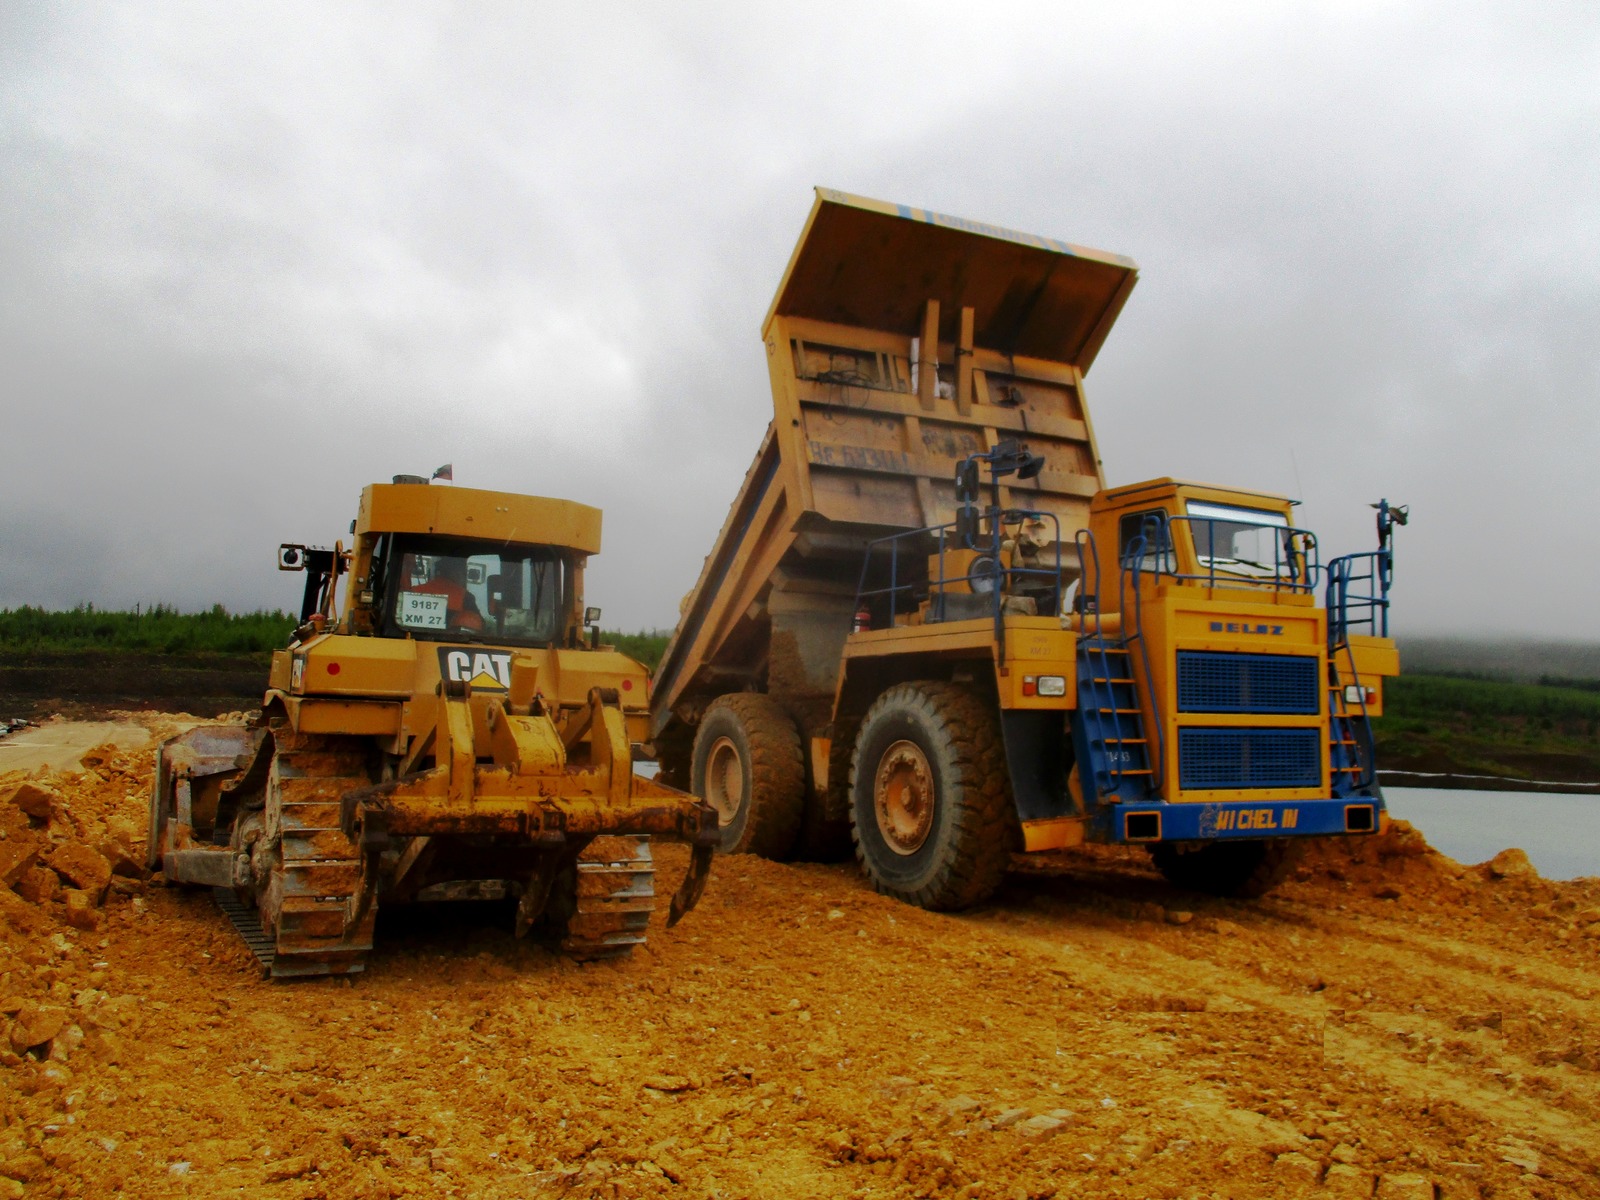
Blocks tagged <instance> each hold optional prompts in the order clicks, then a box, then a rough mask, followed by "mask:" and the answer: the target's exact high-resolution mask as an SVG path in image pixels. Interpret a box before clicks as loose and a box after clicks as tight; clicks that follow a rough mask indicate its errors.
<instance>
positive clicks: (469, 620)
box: [411, 555, 483, 633]
mask: <svg viewBox="0 0 1600 1200" xmlns="http://www.w3.org/2000/svg"><path fill="white" fill-rule="evenodd" d="M411 590H412V591H414V592H424V593H427V594H428V595H433V596H443V597H444V598H445V604H446V606H447V616H446V620H447V622H448V624H449V626H450V628H452V629H467V630H472V631H474V632H480V633H481V632H482V631H483V616H482V614H480V613H479V612H478V601H477V600H476V598H474V596H473V595H472V593H471V592H469V591H467V564H466V563H465V562H464V561H462V560H461V559H459V558H455V557H453V556H450V555H441V556H440V557H438V558H435V559H434V560H433V571H432V573H431V575H430V576H429V579H428V582H427V583H423V584H418V585H416V586H414V587H413V588H412V589H411Z"/></svg>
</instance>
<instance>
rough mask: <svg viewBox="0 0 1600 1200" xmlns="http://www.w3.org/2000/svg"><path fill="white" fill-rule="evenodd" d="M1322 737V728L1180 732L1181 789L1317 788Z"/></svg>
mask: <svg viewBox="0 0 1600 1200" xmlns="http://www.w3.org/2000/svg"><path fill="white" fill-rule="evenodd" d="M1322 733H1323V731H1322V730H1320V729H1180V730H1179V731H1178V785H1179V786H1180V787H1182V788H1185V789H1190V788H1269V787H1278V788H1291V787H1294V788H1300V787H1318V786H1320V785H1321V783H1322Z"/></svg>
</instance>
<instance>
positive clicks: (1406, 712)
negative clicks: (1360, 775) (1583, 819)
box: [1373, 675, 1600, 780]
mask: <svg viewBox="0 0 1600 1200" xmlns="http://www.w3.org/2000/svg"><path fill="white" fill-rule="evenodd" d="M1384 705H1385V709H1386V710H1387V715H1386V716H1384V717H1383V718H1382V719H1380V720H1377V721H1374V722H1373V732H1374V734H1375V735H1376V737H1377V740H1378V762H1379V764H1380V765H1381V766H1382V767H1384V768H1387V769H1390V770H1411V771H1456V772H1460V773H1463V774H1484V775H1515V776H1520V777H1523V778H1534V779H1565V780H1600V687H1597V686H1596V681H1594V680H1563V681H1561V684H1560V685H1556V684H1553V683H1547V684H1523V683H1506V682H1503V681H1500V680H1491V679H1460V678H1452V677H1448V676H1436V675H1402V676H1401V677H1400V678H1398V679H1391V680H1389V681H1388V683H1387V684H1386V685H1385V688H1384Z"/></svg>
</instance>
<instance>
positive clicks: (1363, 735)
mask: <svg viewBox="0 0 1600 1200" xmlns="http://www.w3.org/2000/svg"><path fill="white" fill-rule="evenodd" d="M1328 768H1329V773H1330V776H1331V785H1332V790H1333V794H1334V795H1335V796H1337V797H1339V798H1341V799H1342V798H1344V797H1346V796H1355V795H1363V794H1365V793H1366V792H1367V790H1368V789H1369V788H1370V787H1371V786H1372V778H1373V772H1372V723H1371V722H1370V721H1369V720H1368V719H1367V712H1366V705H1365V704H1363V705H1362V706H1361V709H1360V711H1358V712H1351V711H1350V708H1349V706H1348V705H1347V704H1346V703H1345V699H1344V689H1343V688H1342V687H1340V686H1338V685H1337V684H1335V685H1334V686H1333V687H1330V688H1329V689H1328Z"/></svg>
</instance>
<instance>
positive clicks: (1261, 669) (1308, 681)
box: [1178, 650, 1322, 716]
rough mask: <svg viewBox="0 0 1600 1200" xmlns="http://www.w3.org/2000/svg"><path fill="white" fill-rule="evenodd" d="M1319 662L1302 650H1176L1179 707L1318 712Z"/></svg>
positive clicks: (1233, 710)
mask: <svg viewBox="0 0 1600 1200" xmlns="http://www.w3.org/2000/svg"><path fill="white" fill-rule="evenodd" d="M1320 666H1321V660H1320V659H1317V658H1312V657H1308V656H1306V655H1303V654H1212V653H1204V652H1201V651H1198V650H1180V651H1178V711H1179V712H1216V713H1292V714H1300V715H1307V716H1309V715H1312V714H1315V713H1319V712H1321V711H1322V688H1321V687H1320V686H1319V680H1318V675H1319V674H1320Z"/></svg>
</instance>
